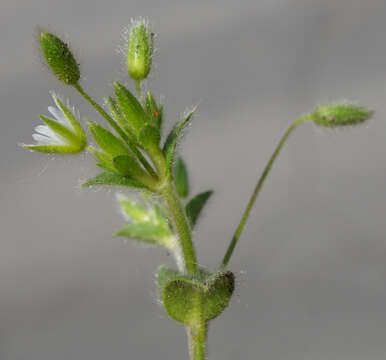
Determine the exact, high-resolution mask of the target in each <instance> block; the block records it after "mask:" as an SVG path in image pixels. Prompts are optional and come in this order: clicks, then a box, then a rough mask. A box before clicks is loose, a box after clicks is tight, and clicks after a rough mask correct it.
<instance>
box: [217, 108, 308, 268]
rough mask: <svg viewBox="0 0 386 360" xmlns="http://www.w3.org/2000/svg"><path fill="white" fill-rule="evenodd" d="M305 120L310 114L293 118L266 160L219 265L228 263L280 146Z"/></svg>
mask: <svg viewBox="0 0 386 360" xmlns="http://www.w3.org/2000/svg"><path fill="white" fill-rule="evenodd" d="M306 120H310V115H305V116H302V117H300V118H298V119H297V120H295V121H294V122H293V123H292V124H291V125H290V127H289V128H288V129H287V131H286V132H285V133H284V135H283V137H282V138H281V140H280V142H279V144H278V146H277V147H276V149H275V151H274V153H273V154H272V156H271V158H270V159H269V161H268V164H267V165H266V167H265V169H264V171H263V173H262V174H261V176H260V179H259V181H258V182H257V184H256V187H255V189H254V191H253V194H252V196H251V198H250V199H249V202H248V205H247V207H246V209H245V210H244V213H243V216H242V217H241V220H240V223H239V225H238V226H237V228H236V231H235V234H234V235H233V238H232V241H231V243H230V244H229V247H228V249H227V251H226V253H225V256H224V259H223V260H222V263H221V267H223V268H225V267H226V266H227V265H228V262H229V260H230V258H231V256H232V254H233V251H234V249H235V247H236V244H237V242H238V240H239V238H240V235H241V232H242V231H243V229H244V226H245V224H246V222H247V220H248V217H249V215H250V212H251V210H252V208H253V205H254V204H255V201H256V199H257V196H258V195H259V193H260V191H261V188H262V187H263V184H264V181H265V179H266V177H267V175H268V173H269V171H270V170H271V168H272V165H273V163H274V162H275V160H276V158H277V156H278V155H279V153H280V150H281V149H282V147H283V146H284V144H285V143H286V141H287V139H288V137H289V136H290V135H291V133H292V132H293V131H294V130H295V129H296V128H297V127H298V126H299V125H300V124H301V123H303V122H305V121H306Z"/></svg>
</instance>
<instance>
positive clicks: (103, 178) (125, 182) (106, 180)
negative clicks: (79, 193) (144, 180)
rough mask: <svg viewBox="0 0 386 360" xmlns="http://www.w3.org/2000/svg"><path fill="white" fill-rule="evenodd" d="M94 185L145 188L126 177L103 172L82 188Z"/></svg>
mask: <svg viewBox="0 0 386 360" xmlns="http://www.w3.org/2000/svg"><path fill="white" fill-rule="evenodd" d="M94 185H119V186H128V187H134V188H139V189H140V188H145V186H144V185H142V184H139V183H138V182H137V181H135V180H134V179H131V178H129V177H127V176H122V175H118V174H113V173H108V172H103V173H100V174H99V175H97V176H95V177H93V178H91V179H89V180H88V181H86V182H85V183H84V184H83V185H82V186H84V187H88V186H94Z"/></svg>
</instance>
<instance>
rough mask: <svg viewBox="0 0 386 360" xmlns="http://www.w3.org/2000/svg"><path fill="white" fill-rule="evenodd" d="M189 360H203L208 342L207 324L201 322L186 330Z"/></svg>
mask: <svg viewBox="0 0 386 360" xmlns="http://www.w3.org/2000/svg"><path fill="white" fill-rule="evenodd" d="M186 332H187V335H188V342H189V357H190V360H205V359H206V347H207V342H208V324H207V323H206V322H201V323H199V324H197V325H195V326H189V327H187V328H186Z"/></svg>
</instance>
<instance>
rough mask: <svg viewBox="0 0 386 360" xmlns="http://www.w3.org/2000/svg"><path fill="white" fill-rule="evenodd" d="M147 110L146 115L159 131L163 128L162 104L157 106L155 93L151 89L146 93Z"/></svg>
mask: <svg viewBox="0 0 386 360" xmlns="http://www.w3.org/2000/svg"><path fill="white" fill-rule="evenodd" d="M145 110H146V115H147V116H148V118H149V119H150V122H151V124H152V125H154V126H155V127H156V128H157V129H158V130H159V131H160V130H161V128H162V115H163V114H162V110H163V108H162V105H161V106H159V107H158V106H157V103H156V101H155V100H154V97H153V94H152V93H151V92H150V91H149V92H148V93H147V94H146V98H145Z"/></svg>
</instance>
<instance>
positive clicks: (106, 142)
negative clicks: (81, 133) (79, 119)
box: [89, 123, 129, 156]
mask: <svg viewBox="0 0 386 360" xmlns="http://www.w3.org/2000/svg"><path fill="white" fill-rule="evenodd" d="M89 127H90V131H91V133H92V135H93V136H94V139H95V141H96V142H97V144H98V145H99V146H100V148H101V149H102V150H103V151H104V152H106V153H108V154H110V155H112V156H118V155H124V154H129V151H128V149H127V148H126V146H125V145H124V144H123V143H122V141H121V140H119V139H118V138H117V137H116V136H115V135H114V134H112V133H111V132H110V131H109V130H107V129H105V128H104V127H102V126H100V125H98V124H95V123H90V124H89Z"/></svg>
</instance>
